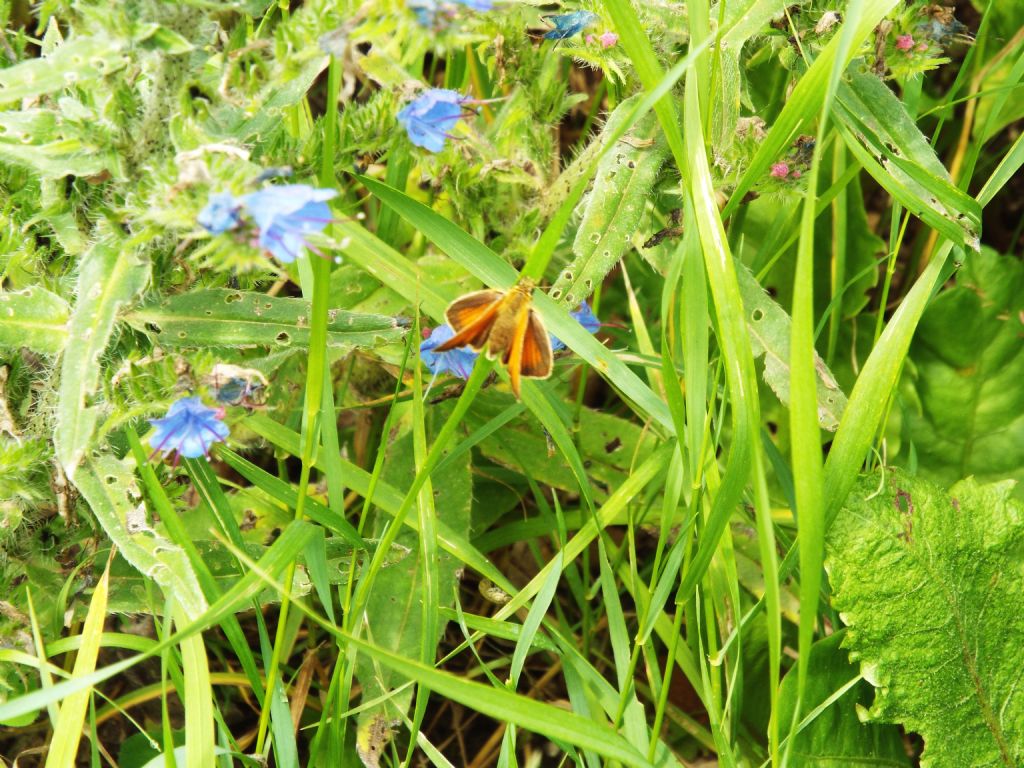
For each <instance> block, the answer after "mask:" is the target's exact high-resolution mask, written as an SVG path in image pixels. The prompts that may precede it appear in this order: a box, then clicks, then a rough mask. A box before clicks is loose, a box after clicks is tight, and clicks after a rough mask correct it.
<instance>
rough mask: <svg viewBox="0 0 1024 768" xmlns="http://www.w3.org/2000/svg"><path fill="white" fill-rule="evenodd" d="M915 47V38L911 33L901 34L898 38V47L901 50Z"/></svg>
mask: <svg viewBox="0 0 1024 768" xmlns="http://www.w3.org/2000/svg"><path fill="white" fill-rule="evenodd" d="M913 47H914V38H913V37H911V36H910V35H900V36H899V37H897V38H896V49H897V50H900V51H909V50H910V49H911V48H913Z"/></svg>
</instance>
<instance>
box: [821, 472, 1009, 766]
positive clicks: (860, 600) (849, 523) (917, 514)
mask: <svg viewBox="0 0 1024 768" xmlns="http://www.w3.org/2000/svg"><path fill="white" fill-rule="evenodd" d="M882 483H883V484H882V486H881V487H880V486H879V478H877V477H872V478H865V479H864V480H862V481H861V484H860V485H859V487H858V488H857V489H855V490H854V492H853V493H851V495H850V496H849V498H848V500H847V505H846V506H845V507H844V508H843V509H842V510H841V511H840V512H839V514H838V516H837V517H836V519H835V522H834V523H833V525H832V527H831V529H830V531H829V535H828V559H827V561H826V566H827V569H828V571H829V575H830V577H831V581H832V587H833V593H834V597H833V604H834V606H835V608H836V609H837V610H838V611H839V613H840V616H841V618H842V619H843V621H844V622H845V623H846V624H847V625H848V626H849V634H848V637H847V640H846V642H845V643H844V645H845V647H846V648H848V649H849V650H850V652H851V659H853V660H855V661H858V662H860V665H861V670H862V673H863V674H864V677H865V678H866V679H867V680H868V681H869V682H870V683H871V684H872V685H874V686H875V687H876V689H877V690H876V697H875V701H874V704H873V705H872V707H871V709H870V711H869V712H868V714H869V715H870V717H871V718H872V719H874V720H878V721H881V722H889V723H901V724H903V725H904V727H905V728H907V729H908V730H911V731H915V732H917V733H919V734H921V736H923V737H924V743H925V751H924V753H923V755H922V757H921V766H922V768H940V767H944V766H976V767H980V766H1004V767H1005V768H1010V767H1011V766H1019V765H1022V764H1024V689H1022V688H1021V685H1020V676H1021V668H1022V666H1024V652H1022V651H1021V648H1022V643H1021V639H1022V638H1024V594H1022V592H1021V590H1020V573H1021V562H1022V560H1024V506H1022V505H1021V504H1020V502H1018V501H1015V500H1013V499H1012V498H1011V489H1012V486H1013V483H1012V482H1011V481H1006V482H1001V483H995V484H992V485H979V484H978V483H976V482H975V481H974V480H973V479H968V480H964V481H962V482H960V483H958V484H957V485H955V486H953V487H952V488H951V489H950V490H949V492H948V493H946V492H945V491H943V490H942V489H941V488H940V487H939V486H936V485H934V484H932V483H931V482H929V481H926V480H921V479H915V478H913V477H909V476H907V475H906V474H904V473H902V472H899V471H896V470H887V471H886V473H885V475H884V477H883V478H882Z"/></svg>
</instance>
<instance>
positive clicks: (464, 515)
mask: <svg viewBox="0 0 1024 768" xmlns="http://www.w3.org/2000/svg"><path fill="white" fill-rule="evenodd" d="M415 476H416V465H415V462H414V460H413V435H412V433H411V432H407V433H406V434H405V435H404V436H403V437H401V438H399V439H397V440H394V441H393V442H392V443H391V444H390V446H389V450H388V455H387V458H386V460H385V464H384V472H383V475H382V478H383V479H384V481H385V482H387V483H388V484H390V485H392V486H393V487H395V488H398V489H401V490H403V491H404V490H405V489H408V488H409V487H410V486H411V485H412V482H413V479H414V477H415ZM431 481H432V484H433V487H434V503H435V505H436V507H437V510H438V512H439V514H441V515H443V516H444V520H445V522H446V523H447V524H448V526H449V527H450V528H452V529H453V530H455V531H457V532H459V533H460V534H462V535H463V536H467V537H468V536H469V528H470V507H471V502H472V497H473V483H472V480H471V478H470V454H468V453H467V454H464V455H463V456H462V458H461V460H459V461H456V462H450V463H448V464H446V465H445V466H444V467H443V468H442V469H440V470H439V471H437V472H435V473H434V475H433V477H432V478H431ZM391 524H392V519H391V516H390V515H387V514H384V513H381V512H378V513H377V517H376V520H375V522H374V529H373V530H374V533H373V536H374V537H375V538H379V537H380V536H381V535H382V534H383V532H384V529H385V527H386V526H388V525H391ZM418 536H419V534H418V533H417V532H416V531H412V530H409V529H404V530H403V531H402V532H401V533H399V535H398V537H397V538H396V539H395V542H394V545H393V546H396V547H400V548H402V549H405V550H406V551H407V552H408V555H407V556H406V557H405V558H404V559H402V560H401V561H400V562H393V563H391V564H390V565H388V566H387V567H386V568H382V569H381V570H380V571H378V572H377V574H376V576H375V578H374V583H373V589H372V591H371V592H370V596H369V599H368V600H367V603H366V610H365V611H364V618H365V625H364V631H363V636H364V637H366V638H367V639H368V640H370V641H371V642H372V643H373V644H374V645H375V646H377V647H379V648H386V649H388V650H390V651H392V652H394V653H397V654H399V655H401V656H403V657H406V658H409V659H415V658H418V657H419V656H420V655H421V651H420V648H421V646H422V643H423V638H422V634H423V630H424V627H423V605H422V603H423V595H424V588H423V583H422V579H423V565H422V563H421V562H420V557H421V554H420V545H419V543H418ZM461 567H462V564H461V563H460V562H459V561H458V560H456V558H454V557H452V555H450V554H448V553H447V552H440V553H439V556H438V568H437V570H438V577H439V578H438V591H437V593H438V595H439V599H440V603H441V605H443V606H447V607H451V606H452V604H453V600H454V595H455V588H456V586H457V581H458V580H457V573H458V572H459V571H460V570H461ZM438 629H439V630H441V629H443V627H439V628H438ZM439 640H440V637H437V638H434V639H433V640H432V642H433V643H435V644H436V642H437V641H439ZM357 659H358V660H357V662H356V673H355V674H356V679H357V680H359V682H360V683H361V684H362V688H363V702H364V703H366V702H371V701H374V700H375V699H378V698H380V699H381V701H380V702H379V703H377V704H375V705H374V706H372V707H370V708H368V709H364V710H362V711H361V712H360V713H359V718H358V723H359V730H358V736H357V738H358V741H359V744H360V749H361V750H362V753H361V754H373V753H374V752H376V750H377V749H378V748H382V742H381V741H380V739H379V738H378V739H374V738H373V737H374V735H377V736H381V735H382V733H387V729H386V728H385V729H384V730H383V732H382V731H381V729H380V723H381V722H384V723H387V722H391V721H393V720H395V719H397V718H401V717H402V716H403V715H404V714H405V713H406V711H407V710H408V708H409V705H410V704H411V703H412V697H413V688H412V687H411V686H407V687H405V688H404V689H402V690H399V691H396V690H395V689H396V688H399V687H400V686H402V684H403V683H405V682H407V680H408V678H407V677H406V676H404V675H401V674H397V673H395V672H394V671H392V670H390V669H388V668H387V667H383V668H382V667H380V665H379V664H378V663H377V662H376V661H375V660H374V658H373V657H371V656H367V655H365V654H360V655H359V656H358V657H357ZM386 741H387V740H386V739H385V741H384V742H383V743H386ZM364 763H365V764H367V765H370V764H371V763H368V762H366V758H364Z"/></svg>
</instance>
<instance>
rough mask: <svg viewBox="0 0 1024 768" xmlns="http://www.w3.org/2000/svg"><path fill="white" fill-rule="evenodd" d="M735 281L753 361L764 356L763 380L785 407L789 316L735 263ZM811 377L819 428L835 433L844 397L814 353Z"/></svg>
mask: <svg viewBox="0 0 1024 768" xmlns="http://www.w3.org/2000/svg"><path fill="white" fill-rule="evenodd" d="M736 277H737V279H738V280H739V285H740V293H742V294H743V308H744V310H745V311H746V319H747V331H748V332H749V333H750V343H751V347H752V348H753V352H754V357H755V358H757V357H760V356H761V355H764V380H765V381H766V382H767V383H768V386H769V387H771V388H772V391H773V392H775V394H776V396H778V398H779V400H780V401H782V404H783V405H788V404H789V339H790V330H789V329H790V324H791V320H790V318H789V315H788V314H786V310H784V309H783V308H782V307H780V306H779V305H778V304H777V303H776V302H775V301H774V299H772V297H771V296H769V295H768V294H767V293H766V292H765V290H764V288H762V287H761V284H760V283H759V282H757V278H756V277H754V275H753V274H751V272H750V270H749V269H747V267H746V265H744V264H742V263H741V262H736ZM814 373H815V376H816V378H817V380H818V381H817V384H818V424H819V425H820V426H821V427H822V428H823V429H827V430H829V431H831V432H834V431H835V430H836V428H837V427H838V426H839V420H840V419H841V418H842V416H843V409H844V408H846V395H844V394H843V391H842V390H841V389H840V388H839V385H838V384H837V383H836V380H835V377H834V376H833V375H832V373H831V371H829V369H828V366H827V365H825V361H824V360H822V359H821V358H820V357H819V356H818V354H817V353H815V355H814Z"/></svg>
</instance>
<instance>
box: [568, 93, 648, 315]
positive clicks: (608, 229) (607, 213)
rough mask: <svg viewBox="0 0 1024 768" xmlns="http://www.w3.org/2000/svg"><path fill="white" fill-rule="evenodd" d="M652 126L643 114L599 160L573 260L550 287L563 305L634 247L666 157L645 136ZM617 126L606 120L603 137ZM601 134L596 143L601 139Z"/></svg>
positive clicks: (582, 295) (586, 291) (573, 302)
mask: <svg viewBox="0 0 1024 768" xmlns="http://www.w3.org/2000/svg"><path fill="white" fill-rule="evenodd" d="M623 106H625V104H624V105H623ZM621 109H622V108H621V107H620V110H621ZM616 111H617V112H618V111H619V110H616ZM622 111H623V112H625V110H622ZM656 124H657V118H656V116H655V115H654V113H653V112H652V113H649V114H648V115H646V116H645V117H643V118H641V119H640V121H639V122H637V124H636V126H634V128H633V131H632V135H631V136H630V137H624V138H622V139H620V140H619V141H618V142H616V145H615V146H614V147H613V148H612V149H611V150H609V152H608V154H606V155H605V156H604V158H602V160H601V162H600V163H599V164H598V167H597V176H596V178H595V179H594V187H593V189H592V190H591V191H590V194H589V195H588V196H587V199H586V203H585V206H584V210H583V221H582V222H581V223H580V228H579V230H578V231H577V233H576V239H575V240H574V241H573V244H572V251H573V254H574V255H575V258H574V259H573V261H572V263H571V264H569V266H567V267H566V268H565V269H564V270H562V272H561V274H560V275H559V276H558V279H557V280H556V281H555V284H554V285H553V286H552V287H551V291H550V292H549V295H550V296H551V298H553V299H555V300H559V299H561V298H563V297H564V299H565V302H566V304H568V306H569V307H570V308H575V307H576V306H577V305H578V304H579V303H580V302H581V301H583V300H584V299H586V298H587V297H588V296H589V295H590V294H591V293H593V292H594V287H595V286H596V285H599V284H600V282H601V281H602V280H604V277H605V275H607V274H608V273H609V272H610V271H611V270H612V269H613V268H614V267H615V265H616V264H618V263H619V260H620V259H621V258H622V257H623V256H624V255H625V254H626V252H627V251H629V249H630V248H631V247H632V242H631V239H632V237H633V235H634V233H636V231H637V229H638V228H639V226H640V220H641V218H642V217H643V215H644V210H645V206H646V205H647V199H648V197H650V194H651V188H652V187H653V186H654V182H655V180H656V179H657V178H658V172H659V171H660V170H661V166H662V165H664V163H665V159H666V157H667V156H668V149H667V148H666V146H665V143H664V141H663V140H661V139H651V138H648V137H649V136H651V135H652V134H653V133H654V128H655V126H656ZM616 127H617V123H613V122H612V121H609V123H608V125H607V126H605V130H604V132H603V134H602V137H606V136H608V134H610V133H611V132H612V131H613V130H614V129H615V128H616ZM602 137H599V138H598V139H597V140H596V141H597V142H598V143H600V142H601V140H602Z"/></svg>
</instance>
